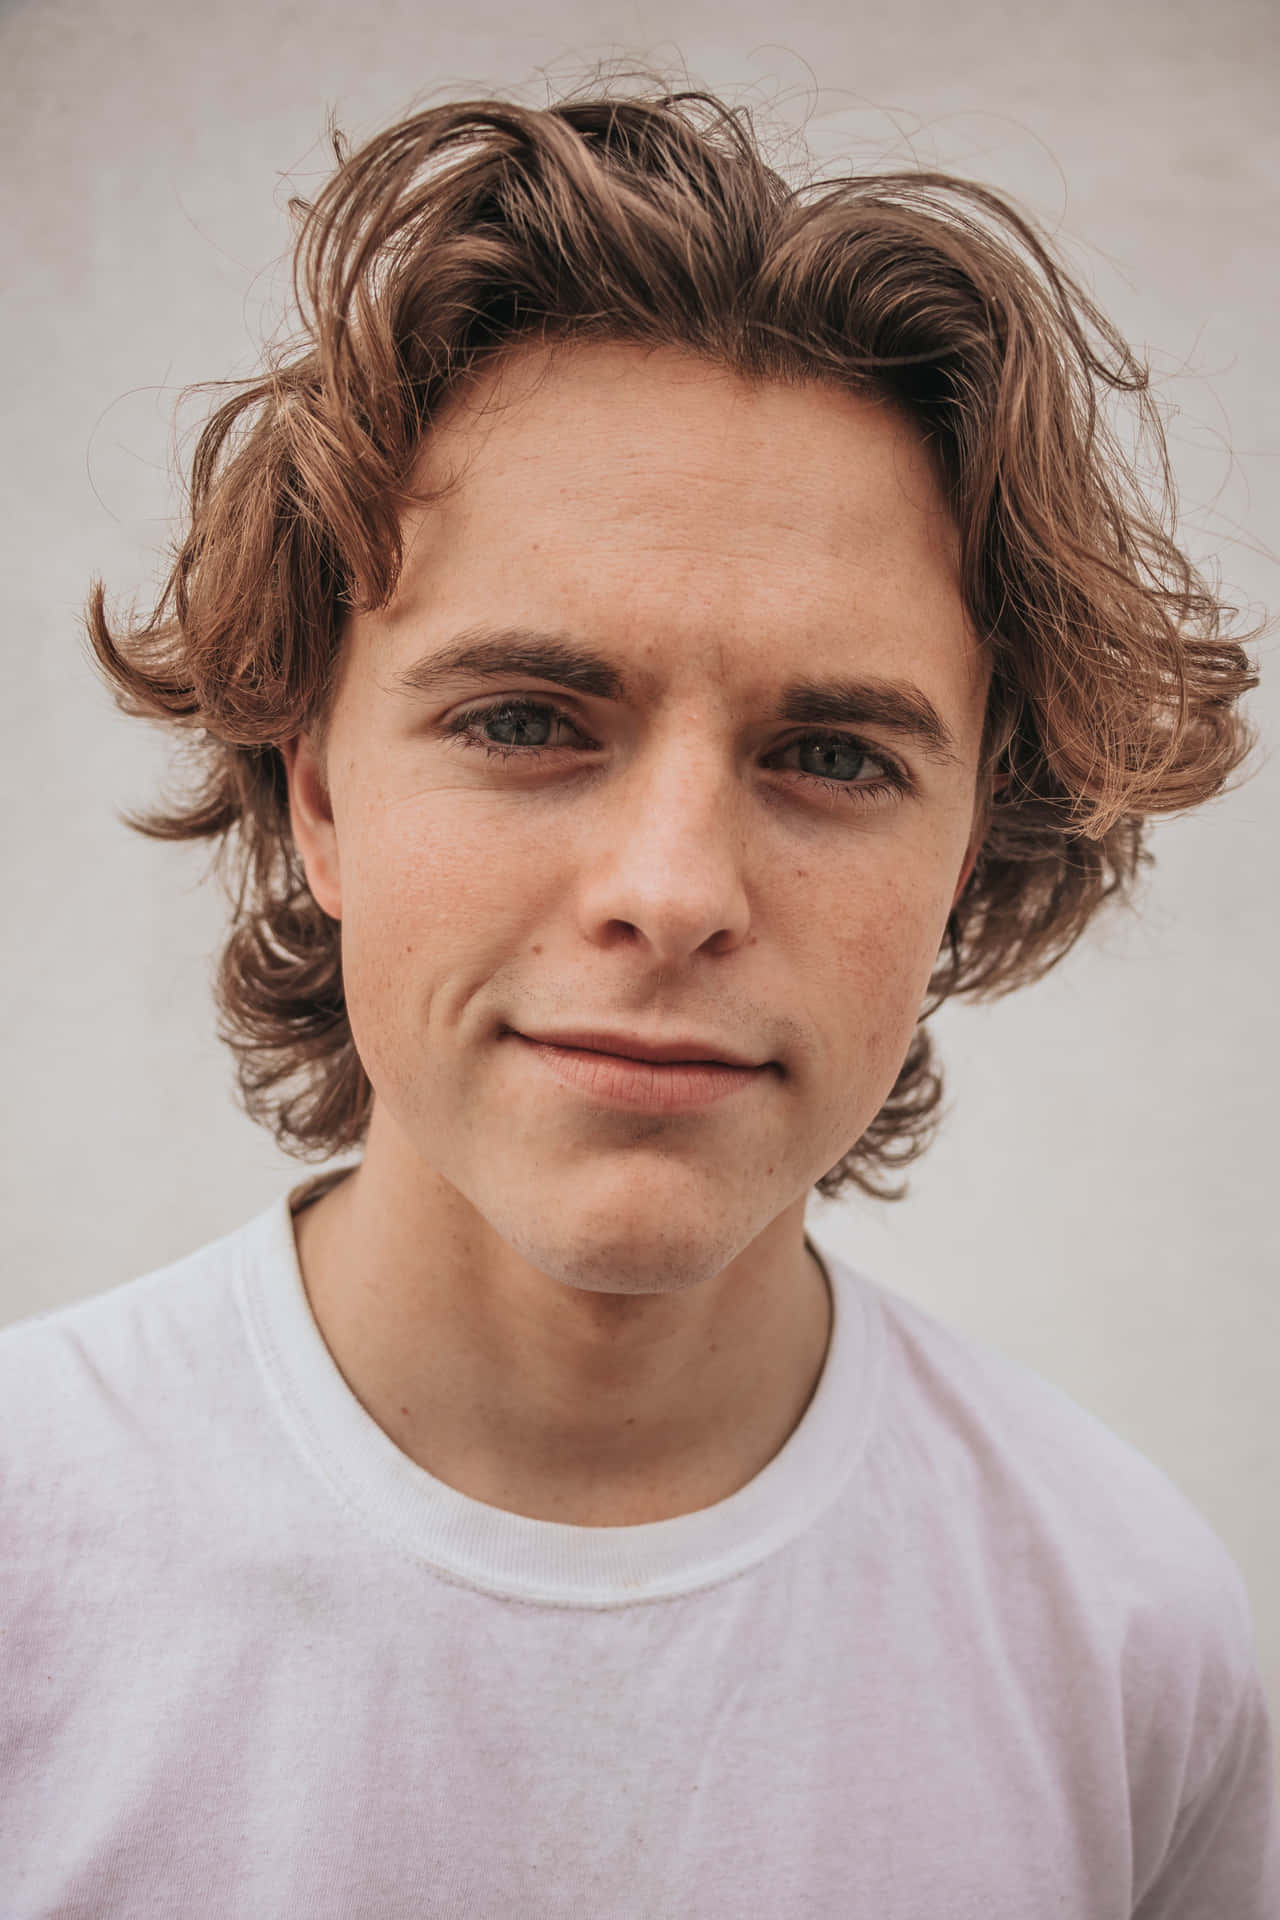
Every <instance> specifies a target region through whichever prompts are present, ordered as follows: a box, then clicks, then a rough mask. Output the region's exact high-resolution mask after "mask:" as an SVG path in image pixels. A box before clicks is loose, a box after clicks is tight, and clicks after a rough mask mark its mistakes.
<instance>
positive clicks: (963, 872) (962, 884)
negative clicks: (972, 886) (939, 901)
mask: <svg viewBox="0 0 1280 1920" xmlns="http://www.w3.org/2000/svg"><path fill="white" fill-rule="evenodd" d="M981 851H982V839H981V836H975V838H974V839H972V840H971V841H970V842H969V851H968V852H967V853H966V854H965V857H964V865H963V866H962V867H961V869H960V878H959V880H958V881H957V882H956V890H955V892H954V894H952V896H951V911H952V913H954V912H955V910H956V907H957V905H958V903H959V900H960V895H961V894H962V893H963V892H964V890H965V888H966V887H967V886H968V884H969V875H970V874H971V873H972V872H973V869H974V867H975V866H976V865H977V862H978V855H979V853H980V852H981Z"/></svg>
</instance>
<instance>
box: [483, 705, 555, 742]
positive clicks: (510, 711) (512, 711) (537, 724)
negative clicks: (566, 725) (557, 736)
mask: <svg viewBox="0 0 1280 1920" xmlns="http://www.w3.org/2000/svg"><path fill="white" fill-rule="evenodd" d="M489 725H490V726H491V727H495V726H496V727H510V728H514V730H515V732H516V734H517V736H518V737H517V738H516V739H515V740H508V741H507V742H506V744H507V745H508V746H521V747H525V746H545V744H546V733H547V727H548V725H549V716H548V715H547V714H545V713H543V714H534V713H532V712H531V710H530V709H529V708H527V707H524V708H521V707H500V708H499V710H498V711H497V713H491V714H490V715H489ZM531 728H532V729H533V730H534V731H535V732H536V731H537V730H538V729H539V728H541V729H542V736H543V737H542V738H541V739H539V740H530V739H528V738H527V737H526V736H527V734H528V732H529V730H530V729H531Z"/></svg>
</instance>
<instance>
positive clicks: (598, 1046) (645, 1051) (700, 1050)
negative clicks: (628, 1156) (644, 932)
mask: <svg viewBox="0 0 1280 1920" xmlns="http://www.w3.org/2000/svg"><path fill="white" fill-rule="evenodd" d="M523 1037H524V1038H525V1039H526V1040H540V1041H542V1042H543V1044H544V1045H547V1046H552V1047H585V1048H587V1049H588V1051H589V1052H592V1053H617V1054H621V1055H622V1056H623V1057H624V1058H625V1059H628V1060H698V1061H707V1062H710V1063H712V1064H714V1065H716V1066H723V1067H758V1066H765V1065H767V1064H768V1062H767V1061H760V1060H749V1059H748V1058H747V1056H746V1055H745V1054H743V1053H739V1052H738V1051H737V1050H736V1048H734V1047H729V1046H726V1045H725V1044H724V1042H723V1041H722V1040H704V1039H701V1038H700V1037H699V1036H698V1035H697V1034H676V1035H675V1036H674V1037H667V1038H663V1039H661V1040H657V1039H652V1038H646V1037H645V1036H644V1035H643V1034H639V1033H607V1032H604V1031H603V1030H597V1031H592V1032H587V1031H586V1030H585V1029H581V1028H574V1030H573V1032H572V1033H526V1034H524V1036H523Z"/></svg>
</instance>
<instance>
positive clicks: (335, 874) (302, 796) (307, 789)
mask: <svg viewBox="0 0 1280 1920" xmlns="http://www.w3.org/2000/svg"><path fill="white" fill-rule="evenodd" d="M280 757H281V758H282V760H283V761H284V770H285V775H286V777H287V779H288V782H289V817H290V820H291V821H292V824H293V840H294V845H295V846H296V847H297V849H298V852H299V854H300V855H301V858H302V864H303V867H304V868H305V870H306V875H307V885H308V886H309V887H310V889H311V892H312V896H313V898H314V899H315V902H316V904H317V906H318V907H320V909H321V910H322V912H324V913H327V914H328V915H329V918H330V919H331V920H341V918H342V876H341V871H340V867H339V863H338V835H337V829H336V828H335V826H334V821H333V806H332V803H331V801H330V799H329V783H328V780H327V778H326V774H325V768H324V765H323V763H322V761H321V758H320V755H319V754H318V752H317V751H316V747H315V743H314V742H313V740H312V738H311V736H310V734H307V733H299V734H297V735H295V737H294V738H293V739H292V740H288V741H286V742H285V743H284V744H283V745H282V746H281V748H280Z"/></svg>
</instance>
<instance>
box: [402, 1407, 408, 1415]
mask: <svg viewBox="0 0 1280 1920" xmlns="http://www.w3.org/2000/svg"><path fill="white" fill-rule="evenodd" d="M400 1411H401V1413H403V1414H406V1415H407V1414H408V1411H409V1409H408V1407H401V1409H400Z"/></svg>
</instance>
